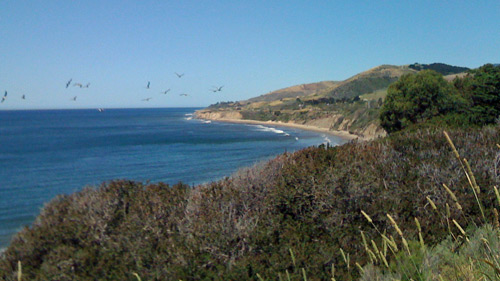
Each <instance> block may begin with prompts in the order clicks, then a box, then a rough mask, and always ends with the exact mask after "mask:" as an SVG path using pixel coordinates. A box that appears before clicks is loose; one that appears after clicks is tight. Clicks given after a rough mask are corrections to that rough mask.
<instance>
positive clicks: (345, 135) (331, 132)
mask: <svg viewBox="0 0 500 281" xmlns="http://www.w3.org/2000/svg"><path fill="white" fill-rule="evenodd" d="M199 119H205V118H199ZM205 120H207V119H205ZM210 120H212V121H215V122H227V123H240V124H253V125H271V126H282V127H290V128H296V129H301V130H306V131H314V132H321V133H326V134H329V135H333V136H336V137H339V138H342V139H345V140H353V139H359V140H364V138H363V137H361V136H358V135H354V134H351V133H349V132H347V131H336V130H329V129H327V128H320V127H315V126H309V125H302V124H295V123H283V122H275V121H256V120H245V119H230V118H217V119H210Z"/></svg>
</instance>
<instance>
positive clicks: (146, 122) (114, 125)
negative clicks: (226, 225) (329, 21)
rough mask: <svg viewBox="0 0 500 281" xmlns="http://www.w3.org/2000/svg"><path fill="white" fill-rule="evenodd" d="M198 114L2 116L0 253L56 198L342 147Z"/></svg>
mask: <svg viewBox="0 0 500 281" xmlns="http://www.w3.org/2000/svg"><path fill="white" fill-rule="evenodd" d="M195 110H196V109H195V108H167V109H108V110H105V111H103V112H99V111H97V110H95V109H94V110H90V109H88V110H30V111H0V249H2V248H5V247H6V246H7V245H8V243H9V241H10V239H11V238H12V236H13V234H14V233H15V232H17V231H19V230H20V229H21V228H22V227H23V226H25V225H29V224H30V223H31V222H33V220H34V219H35V217H36V216H37V214H38V213H39V211H40V208H42V207H43V205H44V203H47V202H49V201H50V200H51V199H52V198H54V197H55V196H56V195H58V194H68V193H72V192H75V191H78V190H80V189H81V188H82V187H84V186H89V185H91V186H98V185H99V184H100V183H102V182H103V181H109V180H112V179H131V180H137V181H148V180H149V181H151V182H165V183H169V184H175V183H177V182H179V181H182V182H184V183H187V184H190V185H195V184H199V183H203V182H208V181H212V180H217V179H220V178H222V177H224V176H230V175H231V174H232V173H234V172H235V171H236V170H238V169H239V168H242V167H245V166H251V165H253V164H255V163H257V162H259V161H263V160H266V159H269V158H271V157H273V156H276V155H278V154H280V153H283V152H285V151H289V152H291V151H295V150H298V149H301V148H304V147H307V146H311V145H318V144H321V143H324V142H330V143H331V144H332V145H336V144H340V143H343V142H344V140H342V139H340V138H337V137H335V136H331V135H328V136H327V135H325V134H321V133H315V132H309V131H302V130H297V129H292V128H279V127H275V126H262V125H245V124H231V123H222V122H209V121H204V120H196V119H192V118H191V114H192V113H193V112H194V111H195Z"/></svg>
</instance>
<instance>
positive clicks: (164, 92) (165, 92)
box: [161, 89, 170, 95]
mask: <svg viewBox="0 0 500 281" xmlns="http://www.w3.org/2000/svg"><path fill="white" fill-rule="evenodd" d="M169 91H170V89H167V90H166V91H163V92H161V93H162V94H164V95H166V94H167V93H168V92H169Z"/></svg>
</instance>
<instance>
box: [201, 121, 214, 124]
mask: <svg viewBox="0 0 500 281" xmlns="http://www.w3.org/2000/svg"><path fill="white" fill-rule="evenodd" d="M201 122H203V123H205V124H210V123H212V121H210V120H201Z"/></svg>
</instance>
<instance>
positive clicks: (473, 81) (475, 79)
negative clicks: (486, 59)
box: [464, 64, 500, 125]
mask: <svg viewBox="0 0 500 281" xmlns="http://www.w3.org/2000/svg"><path fill="white" fill-rule="evenodd" d="M471 74H472V75H469V76H467V77H466V78H465V80H466V81H464V84H465V85H466V87H467V88H466V90H465V92H466V96H467V97H468V98H469V99H470V103H471V107H470V121H471V122H472V123H474V124H478V125H485V124H492V123H495V122H496V120H497V118H498V116H499V115H500V66H493V65H492V64H485V65H483V66H481V67H480V68H478V69H476V70H473V71H471Z"/></svg>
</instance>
